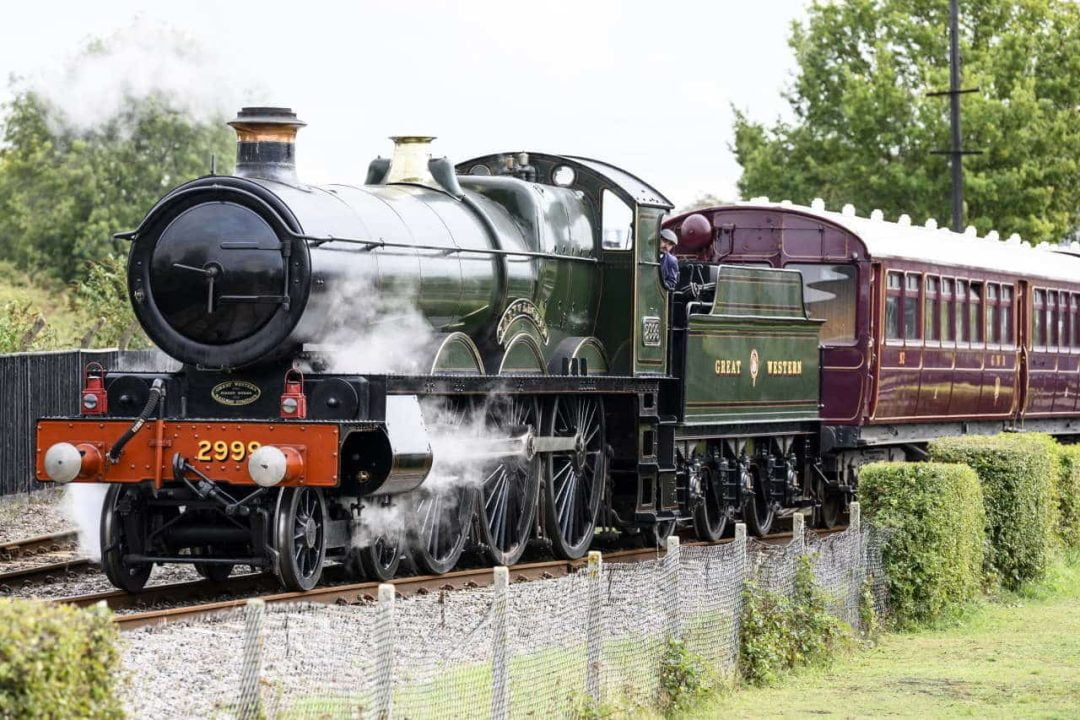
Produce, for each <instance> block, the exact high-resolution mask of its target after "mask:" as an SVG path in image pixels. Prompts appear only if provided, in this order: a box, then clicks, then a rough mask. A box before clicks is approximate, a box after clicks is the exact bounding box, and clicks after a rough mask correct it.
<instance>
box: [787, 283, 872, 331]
mask: <svg viewBox="0 0 1080 720" xmlns="http://www.w3.org/2000/svg"><path fill="white" fill-rule="evenodd" d="M785 267H786V268H787V269H788V270H798V271H799V272H800V273H802V280H803V302H805V303H806V311H807V312H808V313H809V314H810V317H812V318H814V319H815V320H824V321H825V324H824V325H822V326H821V342H822V343H823V344H826V345H851V344H854V343H855V340H856V335H855V296H856V292H857V288H856V284H855V278H856V272H857V269H856V267H855V266H854V265H822V264H809V263H807V264H801V263H792V264H789V265H786V266H785Z"/></svg>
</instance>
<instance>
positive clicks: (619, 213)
mask: <svg viewBox="0 0 1080 720" xmlns="http://www.w3.org/2000/svg"><path fill="white" fill-rule="evenodd" d="M600 202H601V209H600V212H601V214H602V217H601V226H602V228H603V230H602V232H603V235H601V238H602V240H603V244H604V249H605V250H631V249H633V247H634V211H633V210H631V209H630V206H629V205H627V204H626V203H624V202H623V201H622V200H620V199H619V197H618V196H617V195H615V193H613V192H611V191H610V190H605V191H604V193H603V195H602V197H601V200H600Z"/></svg>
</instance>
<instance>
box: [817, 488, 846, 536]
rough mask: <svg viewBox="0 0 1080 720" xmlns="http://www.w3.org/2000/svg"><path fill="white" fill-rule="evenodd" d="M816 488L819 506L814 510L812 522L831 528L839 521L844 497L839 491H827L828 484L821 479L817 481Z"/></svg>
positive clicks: (820, 526)
mask: <svg viewBox="0 0 1080 720" xmlns="http://www.w3.org/2000/svg"><path fill="white" fill-rule="evenodd" d="M816 490H817V498H818V501H819V502H820V503H821V507H818V508H815V510H814V524H815V525H817V526H818V527H819V528H825V529H827V530H831V529H832V528H834V527H836V525H837V523H839V522H840V514H841V513H842V512H843V505H844V498H843V496H842V495H841V494H840V493H837V492H829V487H828V485H826V484H825V481H824V480H821V479H819V480H818V481H817V486H816Z"/></svg>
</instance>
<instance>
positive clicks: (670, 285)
mask: <svg viewBox="0 0 1080 720" xmlns="http://www.w3.org/2000/svg"><path fill="white" fill-rule="evenodd" d="M660 279H661V280H663V281H664V287H666V288H667V289H668V290H674V289H675V288H676V287H677V286H678V284H679V261H678V259H676V257H675V256H674V255H672V254H671V253H668V252H663V251H661V252H660Z"/></svg>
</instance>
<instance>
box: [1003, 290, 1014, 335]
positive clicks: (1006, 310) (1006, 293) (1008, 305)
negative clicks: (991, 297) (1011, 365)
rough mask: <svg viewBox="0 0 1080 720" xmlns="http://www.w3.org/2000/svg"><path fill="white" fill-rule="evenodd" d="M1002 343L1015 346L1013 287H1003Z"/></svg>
mask: <svg viewBox="0 0 1080 720" xmlns="http://www.w3.org/2000/svg"><path fill="white" fill-rule="evenodd" d="M1001 342H1002V343H1004V344H1006V345H1015V344H1016V338H1015V337H1014V336H1013V289H1012V286H1011V285H1002V286H1001Z"/></svg>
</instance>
